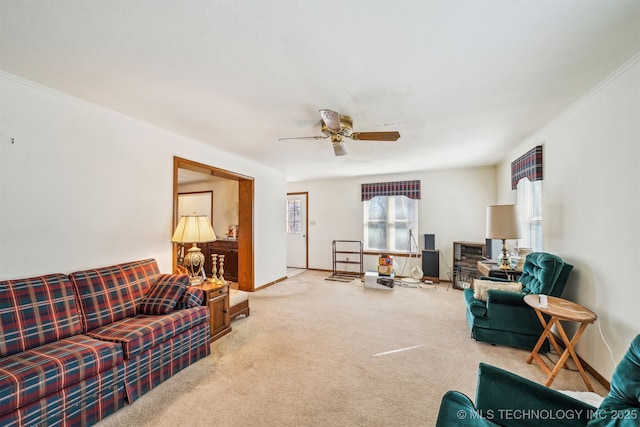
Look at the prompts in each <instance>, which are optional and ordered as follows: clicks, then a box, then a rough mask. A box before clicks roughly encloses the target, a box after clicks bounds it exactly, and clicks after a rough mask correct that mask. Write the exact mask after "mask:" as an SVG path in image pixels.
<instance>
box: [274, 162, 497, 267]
mask: <svg viewBox="0 0 640 427" xmlns="http://www.w3.org/2000/svg"><path fill="white" fill-rule="evenodd" d="M495 173H496V169H495V168H494V167H484V168H471V169H451V170H436V171H422V172H415V173H405V174H394V175H378V176H369V177H357V178H349V179H340V180H320V181H306V182H294V183H289V184H288V185H287V191H289V192H299V191H307V192H309V212H308V215H309V223H310V225H309V230H308V236H309V268H314V269H323V270H332V268H333V266H332V254H331V247H332V246H331V242H332V241H333V240H363V224H362V220H363V207H362V201H361V194H360V189H361V184H363V183H370V182H383V181H384V182H386V181H404V180H413V179H419V180H421V187H422V199H421V200H420V204H419V224H418V228H419V231H418V232H419V236H417V238H416V240H417V241H418V244H419V246H420V248H421V249H422V248H423V247H424V241H423V240H424V239H423V236H422V235H423V234H425V233H429V234H435V241H436V247H437V248H438V249H440V278H442V279H446V278H447V270H448V269H449V268H450V267H451V264H452V261H453V242H454V241H458V240H467V241H476V242H484V233H485V209H486V206H488V205H491V204H493V203H495V197H496V193H495V188H496V181H495ZM313 222H315V225H313ZM405 260H406V258H402V257H396V259H395V261H396V263H397V264H398V267H399V269H398V270H402V267H403V266H404V265H405ZM376 263H377V257H376V256H367V257H365V270H375V269H376V268H377V267H376V266H377V264H376ZM413 263H415V264H412V265H411V266H412V267H413V266H415V265H421V264H420V263H421V261H417V260H414V261H413ZM339 269H344V265H341V266H340V267H339ZM410 270H411V269H410V267H409V266H408V265H407V267H406V269H405V271H404V275H409V271H410Z"/></svg>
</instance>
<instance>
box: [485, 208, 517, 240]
mask: <svg viewBox="0 0 640 427" xmlns="http://www.w3.org/2000/svg"><path fill="white" fill-rule="evenodd" d="M486 237H487V239H503V240H506V239H518V238H520V226H519V223H518V209H517V206H516V205H495V206H487V236H486Z"/></svg>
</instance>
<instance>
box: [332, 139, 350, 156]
mask: <svg viewBox="0 0 640 427" xmlns="http://www.w3.org/2000/svg"><path fill="white" fill-rule="evenodd" d="M333 153H334V154H335V155H336V156H344V155H345V154H347V147H346V146H345V145H344V142H334V143H333Z"/></svg>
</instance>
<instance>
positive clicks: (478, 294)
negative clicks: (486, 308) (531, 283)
mask: <svg viewBox="0 0 640 427" xmlns="http://www.w3.org/2000/svg"><path fill="white" fill-rule="evenodd" d="M489 289H497V290H500V291H508V292H520V291H522V283H520V282H494V281H492V280H481V279H476V280H474V281H473V297H474V298H475V299H478V300H480V301H487V294H488V292H489Z"/></svg>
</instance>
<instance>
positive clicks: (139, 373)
mask: <svg viewBox="0 0 640 427" xmlns="http://www.w3.org/2000/svg"><path fill="white" fill-rule="evenodd" d="M201 308H204V309H206V307H201ZM192 310H199V309H192ZM206 311H207V314H206V318H207V320H206V322H202V323H200V324H199V325H196V326H195V327H193V328H191V329H188V330H186V331H184V332H183V333H182V334H180V335H177V336H175V337H173V338H171V339H169V340H167V341H165V342H163V343H162V344H160V345H157V346H155V347H153V348H150V349H149V350H147V351H145V352H144V353H141V354H139V355H138V356H136V357H134V358H132V359H127V360H125V361H124V366H125V375H126V378H125V392H126V400H127V401H128V402H129V403H133V402H134V401H135V400H136V399H138V397H140V396H142V395H143V394H145V393H146V392H148V391H149V390H151V389H152V388H153V387H155V386H157V385H158V384H160V383H161V382H163V381H164V380H166V379H168V378H169V377H171V376H172V375H173V374H175V373H176V372H178V371H180V370H181V369H183V368H186V367H187V366H189V365H190V364H192V363H194V362H196V361H197V360H198V359H201V358H203V357H206V356H208V355H209V353H210V347H209V339H210V333H209V310H208V309H206ZM200 315H201V316H204V315H205V313H204V312H203V311H201V312H200Z"/></svg>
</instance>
